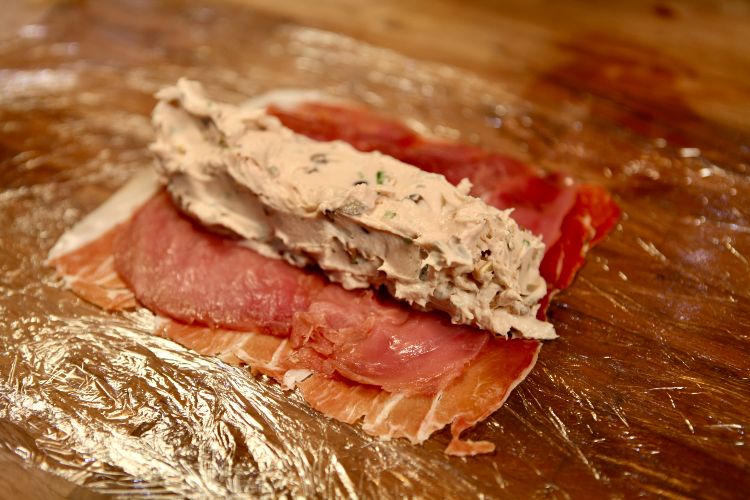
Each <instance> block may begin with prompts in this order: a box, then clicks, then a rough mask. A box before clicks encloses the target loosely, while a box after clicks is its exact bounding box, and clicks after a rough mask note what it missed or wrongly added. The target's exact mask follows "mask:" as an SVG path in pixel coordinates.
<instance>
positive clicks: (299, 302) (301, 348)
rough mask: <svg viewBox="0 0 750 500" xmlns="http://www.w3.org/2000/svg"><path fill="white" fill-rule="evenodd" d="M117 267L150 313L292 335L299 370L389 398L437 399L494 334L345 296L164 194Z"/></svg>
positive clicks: (141, 217) (120, 247)
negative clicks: (210, 225) (186, 211)
mask: <svg viewBox="0 0 750 500" xmlns="http://www.w3.org/2000/svg"><path fill="white" fill-rule="evenodd" d="M114 255H115V266H116V269H117V271H118V273H119V275H120V276H121V277H122V278H123V280H124V281H125V283H127V285H128V286H129V287H130V289H131V290H133V293H134V294H135V297H136V298H137V299H138V301H139V302H141V303H142V304H144V305H145V306H146V307H148V308H149V309H151V310H152V311H155V312H157V313H159V314H162V315H165V316H168V317H170V318H174V319H177V320H179V321H182V322H183V323H188V324H189V323H195V324H199V325H206V326H209V327H215V328H227V329H233V330H252V331H258V332H261V333H270V334H273V335H278V336H282V337H286V336H289V335H292V338H291V340H292V345H293V346H294V348H295V349H296V352H295V355H296V357H297V359H296V361H295V367H300V366H304V367H306V368H310V369H314V370H316V371H318V372H320V373H323V374H326V375H332V374H334V373H338V374H340V375H343V376H344V377H346V378H348V379H350V380H353V381H356V382H361V383H364V384H370V385H376V386H378V387H382V388H383V389H386V390H389V391H400V392H405V393H434V392H435V391H437V390H440V389H441V388H443V387H444V386H445V385H446V384H447V383H449V382H450V381H451V380H453V379H454V378H456V377H457V376H458V375H459V374H460V373H461V371H462V370H463V368H464V367H465V366H466V365H467V364H468V363H469V362H470V361H471V360H472V359H473V358H474V357H476V355H477V354H478V353H479V351H480V350H481V348H482V347H483V346H484V344H485V343H486V342H487V339H488V337H489V334H487V333H486V332H482V331H478V330H476V329H474V328H471V327H466V326H454V325H452V324H450V320H449V318H448V317H447V316H444V315H442V314H429V313H425V312H420V311H416V310H413V309H410V308H408V307H407V306H405V305H403V304H398V303H395V302H392V301H390V300H388V299H378V298H376V297H375V296H374V294H373V293H372V292H369V291H347V290H344V289H343V288H341V287H340V286H338V285H335V284H330V283H327V282H325V281H324V280H323V279H322V278H321V277H319V276H318V275H317V274H314V273H312V272H308V271H305V270H304V269H299V268H296V267H293V266H291V265H289V264H287V263H286V262H284V261H282V260H277V259H271V258H267V257H263V256H262V255H259V254H257V253H255V252H254V251H252V250H250V249H248V248H245V247H243V246H241V245H239V244H238V243H237V242H236V241H233V240H231V239H228V238H224V237H221V236H218V235H216V234H213V233H211V232H209V231H207V230H206V229H205V228H203V227H200V226H198V225H196V224H194V223H192V222H191V221H190V220H188V219H186V218H185V217H184V216H182V215H181V214H180V213H179V212H178V211H177V209H176V208H175V206H174V205H173V204H172V202H171V201H170V198H169V197H168V196H167V195H166V194H165V193H160V194H158V195H156V196H155V197H154V198H152V199H151V200H150V201H148V202H147V203H146V204H145V205H144V206H143V207H142V208H141V209H140V210H138V212H136V214H135V215H134V216H133V218H132V220H131V221H130V222H129V223H128V224H127V225H125V226H124V227H123V228H122V231H121V232H120V234H119V235H118V236H117V239H116V244H115V248H114Z"/></svg>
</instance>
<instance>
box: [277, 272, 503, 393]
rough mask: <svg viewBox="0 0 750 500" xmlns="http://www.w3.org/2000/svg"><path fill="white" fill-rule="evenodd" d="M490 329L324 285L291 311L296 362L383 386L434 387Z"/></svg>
mask: <svg viewBox="0 0 750 500" xmlns="http://www.w3.org/2000/svg"><path fill="white" fill-rule="evenodd" d="M488 338H489V335H488V334H487V333H485V332H481V331H478V330H476V329H474V328H470V327H466V326H457V325H452V324H451V323H450V320H449V319H448V317H447V316H445V315H442V314H431V313H425V312H420V311H414V310H410V309H407V308H406V307H404V306H403V305H401V304H397V303H395V302H392V301H387V302H385V301H381V300H378V299H377V298H376V297H375V296H374V295H373V294H372V292H362V293H356V294H354V293H351V292H347V291H346V290H344V289H342V288H340V287H336V286H330V287H328V288H326V289H325V290H324V291H323V293H321V294H320V295H319V296H318V298H317V299H316V301H315V302H314V303H313V304H312V305H311V307H310V309H309V310H308V311H307V312H304V313H299V314H297V315H296V318H295V322H294V328H293V331H292V338H291V341H292V345H293V346H294V347H295V348H296V349H297V351H296V352H295V354H294V355H293V356H292V359H293V360H294V362H295V364H296V365H302V366H307V367H312V368H314V369H315V370H316V371H318V372H321V373H326V374H332V373H333V372H338V373H339V374H341V375H343V376H344V377H346V378H348V379H349V380H353V381H355V382H360V383H363V384H371V385H377V386H380V387H382V388H383V389H385V390H387V391H389V392H403V393H408V394H418V393H421V394H434V393H435V392H437V391H438V390H441V389H442V388H443V387H445V385H446V384H447V383H448V382H450V381H451V380H452V379H454V378H455V377H456V375H457V374H459V373H461V372H462V371H463V368H464V367H465V366H466V364H467V363H468V362H469V361H471V360H472V359H474V358H475V357H476V356H477V354H478V353H479V351H480V350H481V349H482V347H483V346H484V345H485V344H486V343H487V340H488Z"/></svg>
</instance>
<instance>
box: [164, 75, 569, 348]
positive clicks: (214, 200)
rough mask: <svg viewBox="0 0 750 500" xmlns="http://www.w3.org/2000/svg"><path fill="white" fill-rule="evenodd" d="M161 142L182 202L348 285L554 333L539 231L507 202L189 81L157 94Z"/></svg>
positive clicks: (486, 325)
mask: <svg viewBox="0 0 750 500" xmlns="http://www.w3.org/2000/svg"><path fill="white" fill-rule="evenodd" d="M157 97H158V98H159V101H160V102H159V103H158V104H157V106H156V108H155V110H154V115H153V120H154V124H155V126H156V131H157V139H156V141H155V143H154V144H153V146H152V149H153V151H154V152H155V154H156V156H157V158H158V162H157V170H158V171H159V173H160V175H161V176H162V177H163V180H164V181H165V182H166V184H167V188H168V191H169V193H170V194H171V196H172V198H173V199H174V201H175V202H176V203H177V205H178V206H179V207H180V208H181V209H182V210H183V211H185V212H187V213H188V214H190V215H191V216H193V217H195V218H196V219H198V220H199V221H200V222H201V223H203V224H204V225H206V226H209V227H214V228H225V229H229V230H231V231H232V232H234V233H237V234H238V235H240V236H241V237H242V238H245V241H244V242H243V244H245V245H246V246H248V247H250V248H252V249H254V250H256V251H258V252H260V253H262V254H263V255H266V256H269V257H276V258H279V257H281V258H284V259H286V260H287V261H288V262H290V263H292V264H294V265H297V266H305V265H308V264H316V265H317V266H319V267H320V268H321V269H322V270H323V271H324V272H325V273H326V275H327V276H328V277H329V278H330V279H331V280H333V281H336V282H339V283H341V284H342V285H343V286H344V287H345V288H347V289H354V288H366V287H369V286H379V285H385V286H386V287H387V289H388V291H389V292H390V293H391V294H392V295H393V296H394V297H396V298H398V299H401V300H404V301H406V302H408V303H410V304H411V305H412V306H415V307H418V308H421V309H427V310H429V309H437V310H441V311H445V312H447V313H448V314H450V316H451V318H452V320H453V322H454V323H460V324H470V325H476V326H478V327H479V328H482V329H485V330H489V331H491V332H494V333H495V334H500V335H505V334H508V333H511V334H514V335H518V336H523V337H529V338H540V339H545V338H554V337H555V332H554V329H553V327H552V325H551V324H549V323H547V322H543V321H539V320H537V319H536V311H537V308H538V305H537V303H538V302H539V300H540V299H541V298H542V297H543V296H544V295H545V293H546V286H545V282H544V280H543V279H542V277H541V276H540V274H539V263H540V261H541V259H542V256H543V254H544V245H543V243H542V242H541V240H540V239H539V238H538V237H536V236H534V235H532V234H531V233H530V232H528V231H525V230H522V229H520V228H519V227H518V225H517V224H516V223H515V221H513V219H511V218H510V217H509V214H510V211H508V210H506V211H501V210H497V209H496V208H493V207H491V206H489V205H487V204H485V203H484V202H482V201H481V200H479V199H477V198H474V197H472V196H469V195H468V192H469V189H470V187H471V186H470V184H469V183H468V181H466V180H464V182H462V183H461V184H460V185H459V186H458V187H456V186H453V185H452V184H450V183H449V182H448V181H446V180H445V178H444V177H443V176H442V175H436V174H431V173H427V172H424V171H422V170H420V169H418V168H415V167H413V166H410V165H407V164H405V163H402V162H400V161H397V160H395V159H393V158H391V157H388V156H385V155H382V154H380V153H377V152H374V153H362V152H360V151H357V150H355V149H354V148H353V147H351V146H350V145H348V144H346V143H344V142H341V141H334V142H318V141H314V140H311V139H309V138H307V137H304V136H302V135H299V134H296V133H294V132H293V131H291V130H289V129H287V128H286V127H284V126H283V125H282V124H281V123H280V122H279V120H278V119H276V118H275V117H273V116H271V115H269V114H267V113H266V112H265V109H264V108H260V107H254V106H247V105H245V106H233V105H228V104H223V103H219V102H215V101H212V100H210V99H208V98H207V97H206V96H205V94H204V92H203V88H202V87H201V85H200V84H198V83H196V82H191V81H187V80H184V79H183V80H180V81H179V82H178V83H177V85H176V86H172V87H168V88H165V89H163V90H162V91H160V92H159V94H158V96H157Z"/></svg>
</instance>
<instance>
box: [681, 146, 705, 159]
mask: <svg viewBox="0 0 750 500" xmlns="http://www.w3.org/2000/svg"><path fill="white" fill-rule="evenodd" d="M700 155H701V150H700V149H698V148H680V156H681V157H683V158H698V157H699V156H700Z"/></svg>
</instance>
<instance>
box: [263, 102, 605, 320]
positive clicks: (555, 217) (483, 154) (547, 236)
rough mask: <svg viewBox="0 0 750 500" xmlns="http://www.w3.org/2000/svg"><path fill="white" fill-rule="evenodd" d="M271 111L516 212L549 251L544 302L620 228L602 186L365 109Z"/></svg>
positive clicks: (303, 130)
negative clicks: (466, 185) (462, 185)
mask: <svg viewBox="0 0 750 500" xmlns="http://www.w3.org/2000/svg"><path fill="white" fill-rule="evenodd" d="M269 111H270V112H271V113H272V114H274V115H275V116H277V117H278V118H279V119H280V120H281V122H282V123H283V124H284V125H286V126H287V127H289V128H291V129H292V130H294V131H295V132H297V133H300V134H304V135H307V136H308V137H311V138H313V139H317V140H321V141H332V140H343V141H346V142H348V143H349V144H351V145H352V146H354V147H355V148H357V149H360V150H362V151H380V152H382V153H385V154H388V155H391V156H393V157H395V158H397V159H399V160H401V161H404V162H406V163H410V164H412V165H415V166H417V167H419V168H422V169H424V170H427V171H430V172H435V173H439V174H443V175H444V176H445V177H446V179H448V181H450V182H452V183H454V184H458V183H459V182H460V181H461V179H463V178H468V179H469V180H470V181H471V182H472V184H473V186H474V187H473V190H472V194H474V195H475V196H478V197H480V198H482V199H483V200H484V201H485V202H487V203H489V204H491V205H494V206H496V207H498V208H501V209H505V208H513V209H514V211H513V214H512V217H513V218H514V219H515V220H516V222H518V223H519V224H520V225H521V226H523V227H526V228H527V229H530V230H531V231H532V232H534V233H536V234H539V235H540V236H542V239H543V240H544V243H545V245H546V246H547V252H546V253H545V257H544V260H543V261H542V264H541V266H540V271H541V273H542V276H543V277H544V279H545V281H547V284H548V296H547V297H546V298H545V300H544V303H543V307H542V308H540V312H541V313H542V314H543V311H544V306H545V305H546V304H547V303H548V302H549V298H550V296H551V295H552V294H554V293H555V292H556V291H558V290H561V289H564V288H566V287H567V286H569V285H570V283H571V282H572V280H573V278H574V277H575V273H576V271H577V270H578V269H579V268H580V267H581V266H582V265H583V263H584V259H585V255H586V252H587V251H588V249H589V248H590V247H591V246H593V245H595V244H596V243H598V242H599V241H600V240H601V239H602V238H603V236H604V235H606V234H607V233H608V232H609V231H610V230H611V229H612V227H613V226H614V224H615V223H616V222H617V219H618V218H619V215H620V210H619V208H618V207H617V205H616V204H615V202H614V201H613V200H612V198H611V196H610V195H609V194H608V193H607V192H606V191H605V190H604V189H602V188H599V187H596V186H589V185H581V184H574V183H573V182H572V181H571V180H570V179H569V178H566V177H564V176H561V175H559V174H546V175H545V174H544V173H542V172H541V171H539V170H537V169H534V168H532V167H530V166H529V165H526V164H524V163H521V162H519V161H517V160H515V159H513V158H510V157H508V156H505V155H501V154H497V153H490V152H487V151H484V150H482V149H481V148H478V147H476V146H471V145H466V144H456V143H450V142H446V141H441V140H437V139H430V138H425V137H422V136H420V135H419V134H417V133H416V132H415V131H413V130H412V129H410V128H409V127H407V126H406V125H404V124H403V123H401V122H399V121H397V120H392V119H389V118H385V117H382V116H379V115H377V114H376V113H374V112H373V111H370V110H368V109H366V108H361V107H356V106H352V105H342V104H339V103H322V102H302V103H297V104H296V105H295V104H293V105H285V106H283V107H281V106H271V107H270V108H269Z"/></svg>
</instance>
